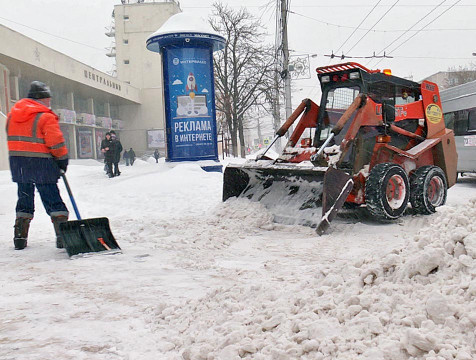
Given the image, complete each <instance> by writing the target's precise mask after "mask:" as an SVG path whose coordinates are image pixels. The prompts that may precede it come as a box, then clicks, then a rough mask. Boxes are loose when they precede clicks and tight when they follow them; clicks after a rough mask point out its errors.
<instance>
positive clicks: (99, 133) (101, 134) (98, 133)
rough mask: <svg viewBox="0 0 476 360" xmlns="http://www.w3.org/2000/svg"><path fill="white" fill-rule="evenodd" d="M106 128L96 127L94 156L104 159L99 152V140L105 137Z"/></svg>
mask: <svg viewBox="0 0 476 360" xmlns="http://www.w3.org/2000/svg"><path fill="white" fill-rule="evenodd" d="M106 132H107V130H98V129H96V134H95V136H96V156H97V158H98V159H104V154H103V153H102V152H101V142H102V141H103V140H104V139H105V137H106Z"/></svg>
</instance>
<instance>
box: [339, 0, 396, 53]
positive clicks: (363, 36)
mask: <svg viewBox="0 0 476 360" xmlns="http://www.w3.org/2000/svg"><path fill="white" fill-rule="evenodd" d="M399 1H400V0H397V1H395V3H394V4H393V5H392V6H391V7H390V8H389V9H388V10H387V11H386V12H385V13H384V14H383V15H382V16H381V17H380V18H379V19H378V20H377V22H376V23H375V24H374V25H373V26H372V27H371V28H370V29H369V30H367V32H366V33H365V34H364V35H362V37H361V38H360V39H359V40H358V41H357V42H356V43H355V44H354V46H352V47H351V48H350V49H349V50H348V51H347V53H349V52H351V51H352V50H353V49H354V48H355V47H356V46H357V45H358V44H359V43H360V42H361V41H362V39H363V38H365V37H366V36H367V34H368V33H369V32H370V31H372V29H373V28H374V27H375V26H377V25H378V23H379V22H380V21H382V19H383V18H384V17H385V16H386V15H387V14H388V13H389V12H390V11H391V10H392V9H393V8H394V7H395V5H397V3H398V2H399Z"/></svg>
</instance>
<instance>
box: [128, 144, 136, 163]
mask: <svg viewBox="0 0 476 360" xmlns="http://www.w3.org/2000/svg"><path fill="white" fill-rule="evenodd" d="M129 161H130V162H131V166H132V165H134V161H136V153H135V152H134V150H132V148H130V149H129Z"/></svg>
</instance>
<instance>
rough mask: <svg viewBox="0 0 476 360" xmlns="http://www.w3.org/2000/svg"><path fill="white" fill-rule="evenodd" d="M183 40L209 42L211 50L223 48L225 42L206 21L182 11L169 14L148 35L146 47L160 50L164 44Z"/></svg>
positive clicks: (156, 50)
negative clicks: (166, 18) (169, 15)
mask: <svg viewBox="0 0 476 360" xmlns="http://www.w3.org/2000/svg"><path fill="white" fill-rule="evenodd" d="M187 39H188V41H187ZM184 41H186V42H190V41H191V42H192V43H194V42H198V43H200V42H201V43H207V44H210V45H212V46H213V51H217V50H221V49H223V48H224V46H225V42H226V40H225V38H224V37H223V36H221V35H219V34H218V33H217V32H216V31H215V30H213V28H212V27H211V26H210V24H209V23H208V22H207V21H205V20H204V19H202V18H200V17H198V16H195V15H194V14H192V13H187V12H182V13H178V14H175V15H173V16H171V17H170V18H169V19H168V20H167V21H166V22H165V23H164V24H163V25H162V26H161V27H160V28H159V29H158V30H157V31H156V32H154V33H153V34H152V35H150V36H149V37H148V39H147V49H149V50H151V51H155V52H160V48H161V47H163V46H165V45H168V44H171V43H174V44H176V43H181V42H184Z"/></svg>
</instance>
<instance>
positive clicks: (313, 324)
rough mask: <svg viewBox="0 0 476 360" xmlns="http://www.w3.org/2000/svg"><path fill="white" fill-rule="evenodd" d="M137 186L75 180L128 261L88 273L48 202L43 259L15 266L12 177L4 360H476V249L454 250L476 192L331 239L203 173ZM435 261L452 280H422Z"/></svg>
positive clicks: (0, 340) (141, 166) (5, 206)
mask: <svg viewBox="0 0 476 360" xmlns="http://www.w3.org/2000/svg"><path fill="white" fill-rule="evenodd" d="M122 171H123V173H122V175H121V176H120V177H118V178H114V179H107V178H106V177H105V175H104V172H103V171H102V166H101V164H100V163H98V162H96V161H92V160H85V161H76V162H73V165H71V166H70V168H69V169H68V177H69V181H70V184H71V186H72V189H73V192H74V194H75V197H76V201H77V203H78V206H79V209H80V211H81V214H82V216H83V217H84V218H92V217H102V216H106V217H108V218H109V219H110V221H111V228H112V231H113V233H114V235H115V237H116V239H117V240H118V242H119V244H120V245H121V247H122V248H123V250H124V251H123V254H120V255H107V256H101V255H95V256H90V257H83V258H78V259H74V260H70V259H68V257H67V255H66V252H65V251H64V250H58V249H56V248H55V245H54V232H53V226H52V224H51V223H50V220H49V218H48V216H47V215H46V214H45V212H44V209H43V208H42V206H41V202H40V200H39V198H38V199H37V213H36V214H35V219H34V220H33V222H32V225H31V230H30V237H29V243H28V244H29V246H28V248H27V249H25V250H24V251H14V250H13V246H12V233H13V222H14V211H13V209H14V206H15V201H16V186H15V184H13V183H11V181H10V174H9V172H6V171H3V172H0V198H1V199H2V202H1V204H0V229H1V230H0V247H1V248H2V250H3V251H1V252H0V272H1V274H2V276H1V279H0V288H1V293H0V359H2V360H4V359H5V360H6V359H28V360H30V359H31V360H33V359H35V360H36V359H42V360H43V359H45V360H46V359H53V358H56V359H75V360H76V359H88V360H100V359H129V360H133V359H134V360H135V359H140V360H148V359H223V360H229V359H240V358H246V359H356V358H360V357H361V358H363V359H364V358H365V359H407V358H409V356H410V354H412V355H413V356H415V358H417V359H420V358H421V359H431V356H436V355H435V354H438V355H440V356H443V355H444V356H447V357H442V358H443V359H446V358H448V359H449V358H451V359H453V358H455V359H460V360H463V359H472V358H473V357H472V356H476V353H475V352H473V353H472V351H475V348H474V346H475V343H474V338H475V334H474V331H475V330H474V325H476V313H474V310H473V312H472V311H470V310H468V309H471V306H472V308H473V309H474V308H476V306H475V304H474V296H476V280H475V276H476V264H475V261H476V260H474V258H471V254H472V246H473V243H470V240H468V241H467V242H465V241H464V236H466V235H468V234H466V235H464V234H463V235H464V236H463V235H461V236H462V237H463V240H461V239H460V240H457V239H456V240H454V241H453V240H452V241H453V242H454V244H453V245H454V246H453V248H452V249H451V250H448V244H447V243H445V241H446V240H445V239H447V238H449V237H451V236H450V234H453V233H456V232H458V231H460V230H461V229H460V228H465V229H471V227H472V226H473V225H472V224H473V223H472V222H471V221H472V220H471V218H470V217H469V219H470V220H464V221H463V220H456V223H454V221H453V220H452V219H453V217H455V216H456V217H457V218H458V217H459V218H464V219H467V218H468V216H467V215H468V214H467V213H468V211H469V210H468V209H472V208H473V207H474V206H472V205H471V206H468V205H467V204H468V200H469V199H471V198H476V178H463V180H462V181H460V182H459V183H458V184H457V185H456V186H454V187H453V188H452V189H450V190H449V193H448V201H447V204H448V206H447V207H445V209H443V211H441V212H440V211H439V212H438V213H437V214H434V215H432V216H411V215H410V216H406V217H404V218H402V219H400V220H399V221H397V222H396V223H394V224H385V225H382V224H377V223H373V222H370V221H364V222H357V221H355V220H350V219H347V220H346V219H338V220H337V221H336V222H335V223H333V224H332V226H331V231H330V233H329V234H328V235H325V236H323V237H320V238H318V237H316V236H315V233H314V231H313V230H312V229H310V228H306V227H299V226H284V225H279V224H275V223H273V222H272V221H271V216H270V215H269V214H268V213H267V212H266V210H265V209H263V208H261V207H260V205H259V204H256V203H250V202H248V201H244V200H232V201H229V202H227V203H225V204H223V203H221V188H222V175H221V174H218V173H205V172H203V171H202V170H201V169H200V168H199V167H197V166H195V165H190V164H189V165H187V164H184V165H180V166H177V167H175V168H170V167H168V166H167V165H166V164H164V163H161V164H159V165H157V164H155V160H154V161H153V162H151V163H147V162H144V161H140V160H139V161H137V163H136V164H135V165H134V167H123V168H122ZM61 186H62V185H61ZM61 192H62V194H63V198H64V199H65V201H66V202H67V205H68V206H69V201H67V199H66V190H65V189H64V188H63V187H61ZM458 221H461V222H460V223H459V222H458ZM465 221H466V222H465ZM475 223H476V221H475ZM429 224H431V225H432V228H426V229H427V230H425V232H424V233H423V234H422V233H420V234H419V231H420V230H421V229H422V228H425V227H426V226H428V225H429ZM455 224H456V225H455ZM475 227H476V226H475ZM432 229H434V230H432ZM458 229H459V230H458ZM469 232H470V231H469ZM429 233H433V235H432V239H435V243H432V242H431V241H430V240H428V238H427V236H426V235H425V234H429ZM468 236H469V235H468ZM468 239H469V238H468ZM407 241H408V242H409V244H410V245H408V244H407V243H406V242H407ZM437 241H440V242H441V244H440V243H439V242H437ZM458 244H464V245H463V247H464V246H465V247H464V249H463V250H464V251H463V250H461V249H459V250H458ZM404 245H405V246H404ZM474 246H475V249H476V243H475V244H474ZM441 249H445V250H447V251H446V252H445V253H444V254H443V251H442V250H441ZM433 250H434V251H433ZM420 252H421V254H420ZM418 254H420V255H421V256H420V255H418ZM432 254H433V255H432ZM435 254H437V255H435ZM417 255H418V256H420V257H419V258H418V259H420V260H418V261H416V260H413V256H417ZM460 255H462V256H460ZM444 256H447V257H448V256H451V257H450V258H444ZM458 256H460V257H458ZM475 257H476V253H475ZM427 258H430V260H431V261H436V262H437V263H438V264H439V266H440V268H441V269H443V260H442V259H445V264H452V265H451V266H450V265H448V267H447V268H446V267H445V270H444V271H443V270H441V271H436V270H435V268H432V269H431V270H432V271H431V272H429V273H427V274H425V275H423V272H424V271H423V270H421V267H418V266H417V265H415V263H412V261H414V262H415V261H416V263H418V264H421V263H425V264H430V265H431V261H430V260H428V261H427V260H425V261H426V262H425V261H422V260H421V259H427ZM435 259H436V260H435ZM471 260H472V261H471ZM458 261H459V262H462V263H464V262H466V263H467V265H464V266H465V268H464V271H462V270H461V268H458V266H460V265H458V264H459V262H458ZM380 262H382V263H385V264H387V265H388V264H390V265H388V267H386V266H387V265H384V266H383V265H382V264H381V263H380ZM393 262H395V264H393ZM410 264H414V265H412V266H413V267H412V269H414V270H411V271H410V270H409V267H410ZM399 265H401V266H400V267H399ZM430 265H428V266H430ZM453 265H454V266H453ZM382 266H383V267H382ZM419 266H420V265H419ZM421 266H422V265H421ZM461 266H463V265H461ZM382 268H383V269H386V270H384V271H383V270H381V269H382ZM389 269H391V270H389ZM415 269H416V270H415ZM382 271H383V272H382ZM412 271H413V272H412ZM435 271H436V273H435ZM415 274H417V275H415ZM456 274H457V275H456ZM438 276H444V279H445V281H446V282H445V281H442V278H438ZM419 277H422V278H421V279H420V278H419ZM380 280H381V281H380ZM463 282H467V284H466V283H465V284H466V285H464V286H461V289H462V290H461V291H462V293H461V291H460V290H458V289H456V288H455V286H456V287H457V285H455V284H458V283H463ZM445 284H446V285H445ZM450 285H451V286H453V287H451V288H448V289H446V288H445V286H450ZM455 289H456V290H455ZM435 291H439V293H441V294H443V295H442V296H446V297H448V298H447V299H446V300H445V301H446V302H445V301H443V304H446V303H450V302H452V303H451V306H450V305H448V306H447V307H445V306H443V305H442V306H441V307H438V309H440V308H441V309H443V310H441V312H444V311H446V310H445V309H447V308H452V309H455V311H454V312H452V311H449V310H448V311H447V319H445V320H444V321H441V319H436V318H434V317H432V316H431V310H432V309H433V308H432V307H431V306H430V307H429V305H428V304H429V303H432V301H435V302H437V303H438V301H440V300H441V299H440V298H439V297H438V296H437V295H434V294H433V293H434V292H435ZM453 292H454V293H453ZM432 294H433V295H432ZM465 299H466V300H465ZM420 303H421V304H420ZM441 303H442V301H440V302H439V304H441ZM425 304H426V305H425ZM425 306H426V308H425ZM422 309H424V310H425V311H423V310H422ZM402 314H403V315H402ZM404 314H411V316H412V317H409V318H406V317H405V316H404ZM464 314H466V315H467V316H464ZM423 317H424V318H423ZM451 318H454V320H453V319H451ZM430 322H431V323H432V324H433V325H432V324H430ZM452 322H453V323H454V324H453V323H452ZM471 324H472V325H471ZM433 326H434V327H433ZM456 328H457V329H459V330H455V329H456ZM430 330H431V331H430ZM430 333H431V334H433V335H431V336H433V337H434V338H432V337H431V336H430V335H429V334H430ZM461 334H464V335H461ZM415 339H416V340H415ZM389 354H393V355H389ZM445 354H446V355H445ZM450 356H454V357H450ZM457 356H458V357H457ZM468 356H469V357H468ZM434 359H436V357H435V358H434Z"/></svg>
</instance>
